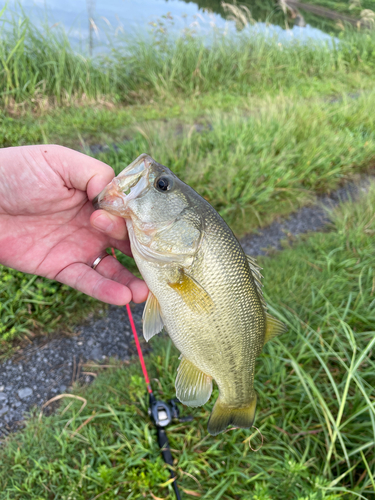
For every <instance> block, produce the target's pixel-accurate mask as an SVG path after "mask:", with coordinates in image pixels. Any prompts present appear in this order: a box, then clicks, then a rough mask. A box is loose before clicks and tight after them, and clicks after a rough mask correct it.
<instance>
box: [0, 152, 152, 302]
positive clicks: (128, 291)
mask: <svg viewBox="0 0 375 500" xmlns="http://www.w3.org/2000/svg"><path fill="white" fill-rule="evenodd" d="M114 175H115V174H114V171H113V169H112V168H111V167H110V166H109V165H106V164H105V163H102V162H100V161H98V160H95V159H94V158H90V157H89V156H86V155H84V154H82V153H78V152H76V151H73V150H71V149H68V148H64V147H62V146H55V145H47V146H45V145H44V146H43V145H42V146H21V147H15V148H4V149H0V264H3V265H5V266H8V267H11V268H13V269H17V270H19V271H22V272H25V273H31V274H37V275H39V276H44V277H46V278H49V279H53V280H57V281H60V282H61V283H65V284H66V285H69V286H71V287H73V288H76V289H77V290H79V291H81V292H83V293H85V294H87V295H91V296H92V297H94V298H96V299H98V300H101V301H102V302H107V303H110V304H115V305H125V304H127V303H129V302H130V301H131V300H133V301H134V302H143V301H144V300H146V298H147V294H148V289H147V286H146V284H145V283H144V281H142V280H140V279H138V278H136V277H135V276H134V275H133V274H132V273H130V272H129V271H128V270H127V269H126V268H125V267H123V266H122V265H121V264H120V263H119V262H118V261H117V260H116V259H114V258H113V257H112V256H108V257H105V258H104V259H103V260H102V261H101V262H100V264H99V265H98V267H97V268H96V269H95V270H93V269H92V268H91V265H92V263H93V262H94V260H95V259H96V258H97V257H98V256H100V255H102V254H103V253H104V251H105V249H106V248H108V247H114V248H117V249H119V250H120V251H121V252H123V253H125V254H126V255H131V251H130V245H129V240H128V237H127V231H126V225H125V221H124V219H122V218H120V217H115V216H113V215H110V214H108V213H107V212H105V211H103V210H95V211H94V208H93V206H92V203H91V201H92V200H93V198H94V197H95V196H96V195H97V194H99V192H100V191H101V190H102V189H103V188H104V187H105V186H106V185H107V184H108V183H109V182H110V181H111V180H112V178H113V177H114Z"/></svg>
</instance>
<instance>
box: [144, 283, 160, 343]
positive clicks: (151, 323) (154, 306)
mask: <svg viewBox="0 0 375 500" xmlns="http://www.w3.org/2000/svg"><path fill="white" fill-rule="evenodd" d="M142 320H143V336H144V338H145V340H146V341H147V342H148V341H149V340H150V338H152V337H153V336H154V335H156V334H157V333H159V332H161V331H162V329H163V326H164V323H163V320H162V317H161V314H160V306H159V302H158V301H157V299H156V298H155V295H153V294H152V293H151V292H149V294H148V297H147V301H146V305H145V308H144V310H143V316H142Z"/></svg>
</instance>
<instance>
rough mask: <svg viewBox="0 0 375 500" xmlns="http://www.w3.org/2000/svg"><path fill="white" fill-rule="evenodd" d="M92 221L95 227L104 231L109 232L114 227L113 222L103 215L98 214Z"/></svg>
mask: <svg viewBox="0 0 375 500" xmlns="http://www.w3.org/2000/svg"><path fill="white" fill-rule="evenodd" d="M92 223H93V226H94V227H95V228H96V229H99V231H104V232H105V233H109V232H110V231H112V229H113V228H114V227H115V226H114V224H113V222H112V221H111V220H110V219H109V218H108V217H106V216H105V215H99V217H97V218H96V219H95V220H93V221H92Z"/></svg>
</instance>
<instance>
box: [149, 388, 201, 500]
mask: <svg viewBox="0 0 375 500" xmlns="http://www.w3.org/2000/svg"><path fill="white" fill-rule="evenodd" d="M178 402H179V401H178V399H169V400H168V402H167V403H166V402H165V401H157V400H156V398H155V396H154V395H153V394H152V393H151V394H150V406H149V409H148V413H149V415H150V416H151V418H152V420H153V421H154V424H155V427H156V433H157V436H158V443H159V446H160V449H161V452H162V455H163V459H164V462H165V463H166V464H168V465H170V467H171V468H170V472H171V477H172V478H175V477H176V474H175V472H174V470H173V457H172V453H171V449H170V447H169V441H168V438H167V434H166V432H165V430H164V429H165V427H167V426H168V425H169V424H170V423H171V422H172V420H178V421H179V422H191V421H192V420H193V417H191V416H188V417H180V411H179V409H178V406H177V403H178ZM172 485H173V489H174V492H175V494H176V498H177V500H181V496H180V492H179V490H178V486H177V482H176V480H174V481H173V483H172Z"/></svg>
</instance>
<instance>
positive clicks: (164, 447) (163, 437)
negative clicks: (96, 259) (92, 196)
mask: <svg viewBox="0 0 375 500" xmlns="http://www.w3.org/2000/svg"><path fill="white" fill-rule="evenodd" d="M111 250H112V255H113V257H114V258H115V259H116V260H117V257H116V254H115V250H114V248H111ZM126 310H127V313H128V317H129V322H130V327H131V329H132V332H133V337H134V341H135V345H136V347H137V352H138V357H139V361H140V363H141V367H142V372H143V376H144V379H145V383H146V387H147V391H148V393H149V409H148V413H149V415H150V416H151V418H152V419H153V421H154V424H155V427H156V434H157V438H158V443H159V447H160V449H161V452H162V455H163V459H164V462H165V463H166V464H167V465H169V466H170V474H171V479H173V483H172V486H173V490H174V492H175V495H176V499H177V500H181V495H180V491H179V489H178V486H177V481H176V478H177V476H176V473H175V471H174V466H173V457H172V453H171V449H170V446H169V441H168V437H167V434H166V432H165V429H164V428H165V427H166V426H167V425H169V424H170V423H171V422H172V420H173V419H178V420H179V421H180V422H187V421H191V420H192V417H184V418H179V416H180V415H179V410H178V408H177V406H176V401H177V400H174V399H172V400H170V401H168V403H165V402H164V401H157V400H156V398H155V396H154V393H153V392H152V387H151V383H150V379H149V376H148V373H147V368H146V363H145V360H144V358H143V353H142V349H141V344H140V343H139V338H138V334H137V329H136V327H135V324H134V319H133V315H132V312H131V309H130V306H129V304H126Z"/></svg>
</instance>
